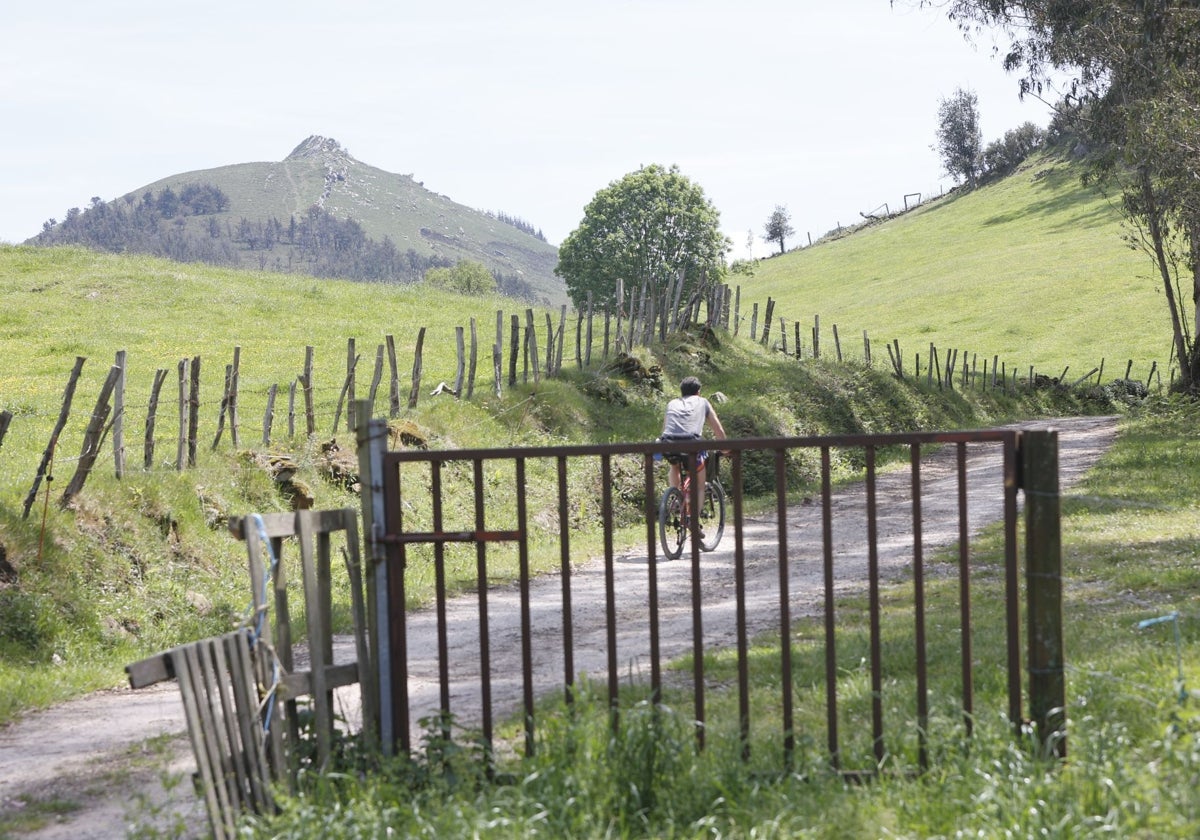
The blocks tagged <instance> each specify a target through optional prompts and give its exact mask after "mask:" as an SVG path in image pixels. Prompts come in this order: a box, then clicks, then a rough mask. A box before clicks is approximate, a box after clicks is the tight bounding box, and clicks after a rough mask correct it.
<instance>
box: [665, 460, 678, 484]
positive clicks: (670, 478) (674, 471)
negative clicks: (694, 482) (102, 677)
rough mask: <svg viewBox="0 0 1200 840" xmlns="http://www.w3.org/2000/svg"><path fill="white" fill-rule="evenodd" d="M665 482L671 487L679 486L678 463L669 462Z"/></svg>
mask: <svg viewBox="0 0 1200 840" xmlns="http://www.w3.org/2000/svg"><path fill="white" fill-rule="evenodd" d="M667 482H668V483H669V484H670V485H671V486H672V487H678V486H679V465H678V464H671V469H670V471H669V472H668V473H667Z"/></svg>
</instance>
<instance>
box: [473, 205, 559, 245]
mask: <svg viewBox="0 0 1200 840" xmlns="http://www.w3.org/2000/svg"><path fill="white" fill-rule="evenodd" d="M487 215H489V216H491V217H492V218H493V219H495V220H496V221H499V222H504V224H506V225H512V226H513V227H515V228H516V229H517V230H519V231H521V233H528V234H529V235H530V236H534V237H537V238H538V239H540V240H542V241H543V242H545V241H546V236H545V234H543V233H542V229H541V228H535V227H534V226H533V225H531V224H530V223H529V222H527V221H525V220H524V219H521V218H518V217H517V216H510V215H508V214H507V213H505V212H504V211H500V212H499V213H493V212H491V211H490V210H489V211H488V213H487Z"/></svg>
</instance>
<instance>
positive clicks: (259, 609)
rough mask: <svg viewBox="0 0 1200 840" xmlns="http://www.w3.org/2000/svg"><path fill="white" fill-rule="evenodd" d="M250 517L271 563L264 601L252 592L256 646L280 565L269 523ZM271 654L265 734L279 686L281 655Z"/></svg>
mask: <svg viewBox="0 0 1200 840" xmlns="http://www.w3.org/2000/svg"><path fill="white" fill-rule="evenodd" d="M250 519H252V520H253V521H254V525H255V528H256V530H257V532H258V539H259V541H260V542H261V543H262V545H263V547H264V548H265V549H266V551H267V557H268V558H269V559H270V561H271V562H270V563H268V564H266V565H264V567H263V579H262V598H263V602H262V603H261V604H259V603H258V602H257V601H256V600H255V598H254V595H253V593H251V605H250V609H251V610H252V611H253V613H254V621H253V626H252V627H251V631H250V632H251V635H250V646H251V647H254V646H255V645H257V644H258V642H259V640H260V639H261V638H262V635H263V630H264V628H265V625H266V621H267V604H268V600H267V593H268V592H270V591H271V582H272V581H273V580H274V578H275V570H276V569H277V568H278V567H279V559H278V558H277V557H276V556H275V549H274V548H273V547H272V546H271V538H270V537H268V536H267V524H266V523H265V522H263V518H262V516H261V515H260V514H257V513H252V514H250ZM269 652H270V654H271V688H270V689H269V690H268V691H267V695H266V697H264V698H263V701H262V702H263V704H264V705H265V706H266V714H265V715H264V716H263V724H262V728H263V734H264V735H265V734H266V733H267V732H268V731H270V729H271V716H272V715H273V713H274V711H275V692H276V690H277V689H278V688H279V657H277V656H275V654H274V651H269Z"/></svg>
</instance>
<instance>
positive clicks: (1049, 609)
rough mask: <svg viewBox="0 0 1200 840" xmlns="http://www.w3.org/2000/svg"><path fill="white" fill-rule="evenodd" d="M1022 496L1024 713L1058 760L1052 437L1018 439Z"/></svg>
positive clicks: (1060, 686) (1057, 536)
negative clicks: (1026, 629)
mask: <svg viewBox="0 0 1200 840" xmlns="http://www.w3.org/2000/svg"><path fill="white" fill-rule="evenodd" d="M1020 454H1021V467H1022V469H1021V477H1022V483H1023V484H1024V490H1025V580H1026V591H1027V593H1028V595H1027V597H1028V599H1029V603H1028V609H1027V616H1028V622H1029V663H1028V668H1029V712H1030V717H1031V718H1032V720H1033V724H1034V731H1035V733H1036V734H1037V737H1038V739H1039V740H1040V741H1041V743H1042V747H1043V748H1044V749H1045V751H1046V753H1047V754H1050V753H1053V754H1055V755H1057V756H1059V757H1060V758H1061V757H1064V756H1066V753H1067V741H1066V735H1065V731H1066V707H1067V703H1066V680H1065V678H1064V675H1063V667H1064V664H1063V663H1064V660H1063V600H1062V522H1061V505H1060V500H1059V479H1058V433H1057V432H1054V431H1027V432H1022V433H1021V441H1020Z"/></svg>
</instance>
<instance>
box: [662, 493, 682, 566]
mask: <svg viewBox="0 0 1200 840" xmlns="http://www.w3.org/2000/svg"><path fill="white" fill-rule="evenodd" d="M686 535H687V525H686V523H685V522H684V518H683V493H682V492H680V490H679V488H678V487H668V488H667V489H666V490H665V491H664V492H663V494H662V501H661V502H659V504H658V536H659V539H660V540H661V542H662V550H663V554H665V555H666V557H667V559H668V560H677V559H678V558H679V555H680V554H683V540H684V537H685V536H686Z"/></svg>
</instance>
